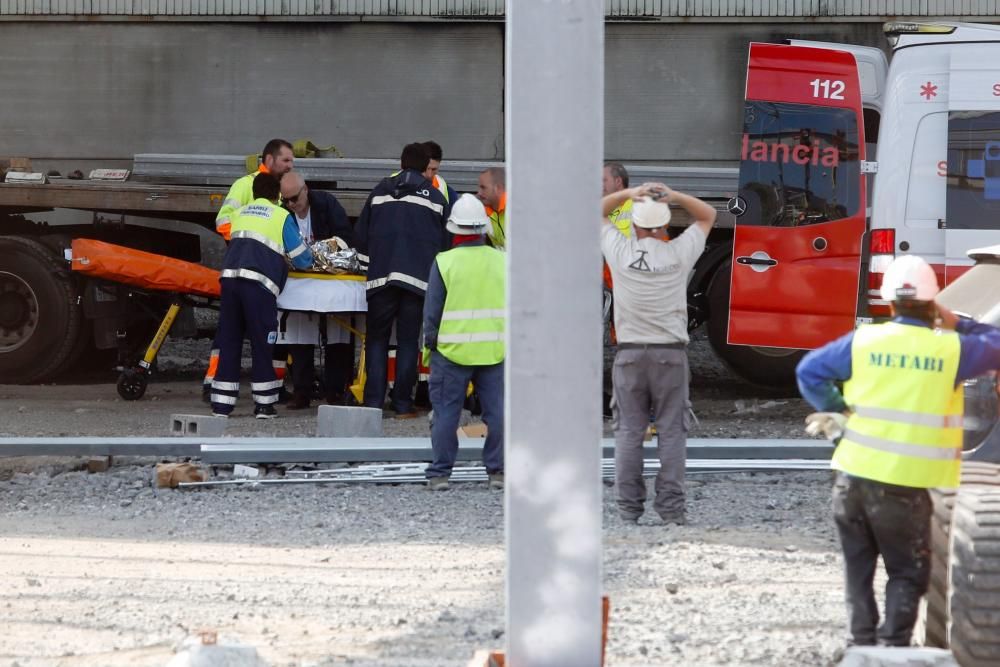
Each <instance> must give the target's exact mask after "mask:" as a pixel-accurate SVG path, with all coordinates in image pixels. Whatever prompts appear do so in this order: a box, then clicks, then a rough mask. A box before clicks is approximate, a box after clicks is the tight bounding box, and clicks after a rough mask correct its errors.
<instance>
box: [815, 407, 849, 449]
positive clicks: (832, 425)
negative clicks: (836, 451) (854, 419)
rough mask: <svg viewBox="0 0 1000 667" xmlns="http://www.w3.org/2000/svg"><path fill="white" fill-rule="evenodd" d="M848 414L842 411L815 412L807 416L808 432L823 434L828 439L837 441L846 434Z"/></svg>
mask: <svg viewBox="0 0 1000 667" xmlns="http://www.w3.org/2000/svg"><path fill="white" fill-rule="evenodd" d="M846 426H847V415H845V414H844V413H842V412H814V413H812V414H811V415H809V416H808V417H806V433H808V434H809V435H811V436H817V435H822V436H823V437H824V438H826V439H827V440H832V441H833V442H837V441H838V440H840V439H841V438H842V437H843V436H844V429H845V428H846Z"/></svg>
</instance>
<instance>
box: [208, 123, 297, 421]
mask: <svg viewBox="0 0 1000 667" xmlns="http://www.w3.org/2000/svg"><path fill="white" fill-rule="evenodd" d="M294 161H295V156H294V155H293V153H292V145H291V144H290V143H288V142H287V141H285V140H284V139H271V140H270V141H268V142H267V143H266V144H264V150H263V151H261V163H260V166H259V167H258V168H257V171H255V172H253V173H250V174H247V175H246V176H241V177H240V178H238V179H236V181H235V182H234V183H233V184H232V186H230V188H229V192H228V193H227V194H226V198H225V199H224V200H222V206H221V207H220V208H219V212H218V214H216V216H215V231H217V232H218V233H219V234H220V235H221V236H222V238H224V239H225V240H226V241H227V242H228V241H229V235H230V229H231V227H232V217H233V213H234V212H235V211H236V210H237V209H238V208H240V207H243V206H246V205H247V204H249V203H250V202H252V201H253V200H254V196H253V179H254V178H255V177H256V176H257V174H271V175H272V176H274V177H275V178H277V179H279V180H280V179H281V177H282V176H283V175H284V174H285V173H287V172H289V171H291V169H292V166H293V164H294ZM272 364H273V365H274V372H275V374H277V376H278V379H280V380H282V381H284V379H285V370H286V365H287V363H286V355H285V354H282V353H277V354H276V355H275V359H273V360H272ZM218 365H219V343H218V340H217V339H216V340H213V341H212V351H211V353H210V354H209V359H208V371H206V373H205V378H204V380H203V381H202V391H201V393H202V400H204V401H205V402H206V403H207V402H209V400H210V394H211V387H212V380H213V379H214V378H215V372H216V370H217V369H218Z"/></svg>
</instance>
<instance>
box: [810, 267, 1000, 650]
mask: <svg viewBox="0 0 1000 667" xmlns="http://www.w3.org/2000/svg"><path fill="white" fill-rule="evenodd" d="M881 290H882V298H883V299H885V300H886V301H889V302H891V304H892V320H891V321H889V322H885V323H882V324H863V325H861V327H859V328H858V329H857V331H854V332H852V333H849V334H846V335H845V336H842V337H841V338H838V339H837V340H835V341H833V342H832V343H829V344H828V345H826V346H824V347H821V348H819V349H818V350H814V351H812V352H810V353H809V354H807V355H806V356H805V358H804V359H803V360H802V361H801V363H799V367H798V369H797V374H798V383H799V389H800V391H801V392H802V395H803V396H804V397H805V398H806V400H808V401H809V402H810V403H811V404H812V405H813V406H814V407H815V408H816V409H817V410H821V411H822V412H819V413H814V414H812V415H810V416H809V417H808V418H807V419H806V422H807V423H808V424H809V426H808V427H807V431H808V432H809V433H811V434H813V435H816V434H817V433H820V432H822V433H824V434H825V435H827V437H829V438H830V439H832V440H834V441H835V442H837V443H838V444H837V447H836V449H835V450H834V454H833V468H834V470H836V471H837V472H836V478H835V481H834V486H833V516H834V521H835V523H836V525H837V531H838V532H839V534H840V543H841V547H842V549H843V552H844V568H845V575H846V579H847V591H846V600H847V614H848V622H849V629H850V638H849V641H848V643H849V644H852V645H871V644H876V643H877V644H880V645H885V646H909V644H910V637H911V635H912V634H913V625H914V623H915V622H916V619H917V610H918V607H919V603H920V597H921V596H922V595H923V594H924V593H925V592H926V591H927V586H928V582H929V577H930V559H931V557H930V518H931V511H932V508H931V500H930V495H929V494H928V493H927V489H929V488H935V487H939V488H952V487H956V486H958V482H959V473H960V471H961V463H962V459H961V454H962V412H963V408H964V405H963V396H962V381H963V380H967V379H969V378H972V377H975V376H977V375H982V374H983V373H986V372H988V371H992V370H997V369H1000V329H996V328H994V327H991V326H988V325H985V324H979V323H976V322H973V321H971V320H959V319H958V318H956V317H955V315H954V314H953V313H951V312H950V311H948V310H947V309H945V308H943V307H941V306H938V305H937V304H936V303H935V301H934V298H935V296H937V293H938V283H937V277H936V276H935V275H934V270H933V269H932V268H931V267H930V265H929V264H927V262H925V261H924V260H923V259H921V258H920V257H916V256H914V255H904V256H901V257H898V258H896V259H895V260H893V262H892V264H890V265H889V267H888V269H887V270H886V272H885V278H884V280H883V282H882V288H881ZM935 324H937V325H938V326H939V327H940V328H935ZM837 382H843V383H844V389H843V394H841V392H840V391H839V390H838V389H837V387H836V385H835V383H837ZM879 556H881V557H882V561H883V563H884V564H885V570H886V574H887V575H888V583H887V584H886V588H885V614H884V618H883V620H882V623H881V625H879V612H878V607H877V606H876V604H875V594H874V591H873V588H872V580H873V578H874V576H875V567H876V564H877V561H878V557H879Z"/></svg>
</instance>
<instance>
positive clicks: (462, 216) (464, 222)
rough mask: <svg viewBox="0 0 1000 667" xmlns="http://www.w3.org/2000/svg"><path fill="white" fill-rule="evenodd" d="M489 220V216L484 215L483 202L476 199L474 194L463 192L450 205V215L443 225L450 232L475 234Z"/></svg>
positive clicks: (484, 226) (483, 227)
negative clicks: (452, 204) (453, 203)
mask: <svg viewBox="0 0 1000 667" xmlns="http://www.w3.org/2000/svg"><path fill="white" fill-rule="evenodd" d="M489 222H490V218H489V216H487V215H486V209H485V208H484V207H483V202H481V201H479V200H478V199H476V195H470V194H464V195H462V196H461V197H459V198H458V201H457V202H455V205H454V206H452V207H451V215H450V216H448V224H447V225H445V227H446V228H447V229H448V231H449V232H451V233H452V234H477V233H479V232H482V231H483V230H484V229H485V228H486V225H487V224H489Z"/></svg>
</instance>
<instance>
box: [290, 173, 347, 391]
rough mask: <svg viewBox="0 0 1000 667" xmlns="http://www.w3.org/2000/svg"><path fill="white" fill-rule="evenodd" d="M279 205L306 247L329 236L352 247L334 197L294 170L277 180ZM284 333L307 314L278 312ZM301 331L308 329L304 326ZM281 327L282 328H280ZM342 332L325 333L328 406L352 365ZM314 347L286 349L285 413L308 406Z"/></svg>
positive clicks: (344, 218) (344, 386)
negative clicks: (288, 360)
mask: <svg viewBox="0 0 1000 667" xmlns="http://www.w3.org/2000/svg"><path fill="white" fill-rule="evenodd" d="M281 199H282V203H283V205H284V206H285V208H287V209H288V210H289V211H290V212H291V213H292V215H293V217H294V218H295V222H296V223H297V224H298V226H299V232H300V233H301V234H302V238H303V239H304V240H305V242H306V243H307V244H310V243H313V242H314V241H322V240H324V239H328V238H331V237H333V236H337V237H340V238H341V239H343V241H344V242H345V243H346V244H347V245H349V246H351V245H353V244H354V229H353V228H352V227H351V223H350V221H349V220H348V218H347V212H346V211H345V210H344V207H343V206H341V204H340V202H339V201H337V198H336V197H334V196H333V195H332V194H330V193H329V192H323V191H321V190H310V189H309V186H308V185H307V184H306V182H305V179H303V178H302V175H301V174H299V173H298V172H295V171H290V172H288V173H286V174H285V175H284V176H283V177H282V178H281ZM279 315H280V316H281V317H282V319H283V320H285V318H286V316H287V320H285V321H284V322H283V324H284V325H286V326H287V328H288V330H291V329H293V328H297V327H295V324H296V323H295V322H294V321H293V320H294V319H310V320H311V319H312V318H313V315H312V314H310V313H298V312H296V313H292V312H288V313H279ZM304 326H305V328H308V327H309V324H308V323H304ZM283 328H285V327H283ZM343 333H344V332H343V331H342V330H341V329H340V328H339V327H338V328H335V329H333V330H329V329H328V331H327V336H328V339H327V340H328V341H332V340H334V339H335V338H336V339H337V342H328V343H327V345H326V347H325V348H324V351H323V358H324V360H325V363H324V366H323V384H324V388H325V391H326V402H327V403H330V404H331V405H337V404H339V403H342V402H343V400H344V397H345V394H346V391H347V383H348V380H349V379H350V373H351V369H352V368H353V366H354V347H353V346H352V345H351V343H350V342H349V338H348V339H347V340H340V339H339V338H338V337H341V335H342V334H343ZM315 347H316V346H315V345H302V344H292V345H289V346H288V350H289V352H290V353H291V357H292V396H291V398H290V399H289V400H288V403H286V404H285V407H286V408H288V409H289V410H303V409H305V408H308V407H309V402H310V398H311V394H312V384H313V373H314V365H315V360H314V356H315Z"/></svg>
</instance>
